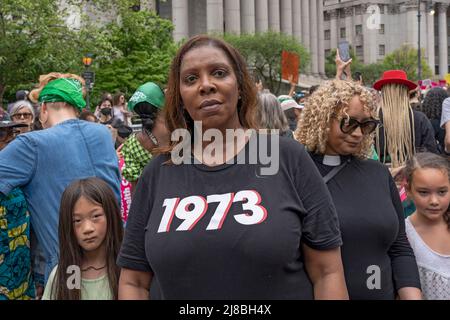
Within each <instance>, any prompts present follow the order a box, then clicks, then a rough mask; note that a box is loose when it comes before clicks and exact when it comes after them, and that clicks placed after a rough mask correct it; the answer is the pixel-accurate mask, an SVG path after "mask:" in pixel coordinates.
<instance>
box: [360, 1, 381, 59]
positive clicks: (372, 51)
mask: <svg viewBox="0 0 450 320" xmlns="http://www.w3.org/2000/svg"><path fill="white" fill-rule="evenodd" d="M368 6H369V4H366V5H363V6H362V9H363V10H362V11H363V12H364V14H363V19H362V20H363V21H369V19H370V13H367V8H368ZM362 30H363V32H362V34H363V48H364V49H363V59H362V61H361V62H363V63H366V64H369V63H375V62H377V59H378V57H380V56H379V43H377V36H378V32H379V30H378V29H369V28H368V26H367V23H363V24H362ZM384 45H385V48H386V47H387V45H386V43H384ZM355 50H356V47H355ZM380 58H381V57H380Z"/></svg>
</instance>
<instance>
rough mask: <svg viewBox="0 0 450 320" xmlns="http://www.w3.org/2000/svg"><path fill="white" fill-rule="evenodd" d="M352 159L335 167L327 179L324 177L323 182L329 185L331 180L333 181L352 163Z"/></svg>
mask: <svg viewBox="0 0 450 320" xmlns="http://www.w3.org/2000/svg"><path fill="white" fill-rule="evenodd" d="M350 161H351V160H350V159H348V160H346V161H344V163H342V164H341V165H340V166H337V167H334V168H333V170H331V171H330V172H329V173H328V174H327V175H326V176H325V177H323V182H325V184H327V183H328V182H329V181H330V180H331V179H333V178H334V177H335V176H336V175H337V174H338V173H339V172H340V171H341V170H342V169H344V168H345V167H346V166H347V164H349V163H350Z"/></svg>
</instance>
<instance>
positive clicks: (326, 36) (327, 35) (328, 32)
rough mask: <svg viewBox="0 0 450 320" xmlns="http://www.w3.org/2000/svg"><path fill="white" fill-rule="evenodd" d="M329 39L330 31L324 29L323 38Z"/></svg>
mask: <svg viewBox="0 0 450 320" xmlns="http://www.w3.org/2000/svg"><path fill="white" fill-rule="evenodd" d="M330 39H331V31H330V30H325V40H330Z"/></svg>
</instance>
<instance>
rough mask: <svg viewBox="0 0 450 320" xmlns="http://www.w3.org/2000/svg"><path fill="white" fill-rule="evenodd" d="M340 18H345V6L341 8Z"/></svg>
mask: <svg viewBox="0 0 450 320" xmlns="http://www.w3.org/2000/svg"><path fill="white" fill-rule="evenodd" d="M339 18H341V19H344V18H345V9H343V8H341V9H339Z"/></svg>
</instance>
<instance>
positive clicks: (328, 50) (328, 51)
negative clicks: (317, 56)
mask: <svg viewBox="0 0 450 320" xmlns="http://www.w3.org/2000/svg"><path fill="white" fill-rule="evenodd" d="M330 54H331V50H330V49H326V50H325V58H326V57H328V56H329V55H330Z"/></svg>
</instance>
